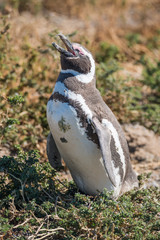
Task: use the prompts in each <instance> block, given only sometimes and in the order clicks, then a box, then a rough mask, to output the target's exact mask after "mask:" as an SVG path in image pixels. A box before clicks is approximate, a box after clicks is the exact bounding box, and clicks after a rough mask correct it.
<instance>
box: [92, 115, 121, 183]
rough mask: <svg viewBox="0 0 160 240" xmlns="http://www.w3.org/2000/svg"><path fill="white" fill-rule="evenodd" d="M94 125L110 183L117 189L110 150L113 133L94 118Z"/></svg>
mask: <svg viewBox="0 0 160 240" xmlns="http://www.w3.org/2000/svg"><path fill="white" fill-rule="evenodd" d="M92 125H93V127H94V129H95V131H96V133H97V135H98V140H99V144H100V149H101V153H102V158H103V164H104V167H105V170H106V172H107V174H108V177H109V179H110V181H111V182H112V184H113V185H114V186H115V187H116V185H117V184H116V181H115V178H116V176H115V173H114V170H113V167H112V155H111V149H110V143H111V133H110V131H109V129H108V128H107V127H105V126H104V125H102V123H101V122H100V121H99V120H98V119H97V118H96V117H93V118H92Z"/></svg>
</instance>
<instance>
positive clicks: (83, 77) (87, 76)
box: [60, 62, 95, 84]
mask: <svg viewBox="0 0 160 240" xmlns="http://www.w3.org/2000/svg"><path fill="white" fill-rule="evenodd" d="M60 74H64V75H65V76H66V74H70V75H72V76H74V77H75V78H76V79H77V81H79V82H81V83H84V84H88V83H90V82H92V81H93V80H95V63H94V62H93V63H92V64H91V69H90V71H89V72H88V73H80V72H77V71H75V70H73V69H61V72H60Z"/></svg>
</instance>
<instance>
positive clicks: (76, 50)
mask: <svg viewBox="0 0 160 240" xmlns="http://www.w3.org/2000/svg"><path fill="white" fill-rule="evenodd" d="M58 36H59V37H60V39H61V40H62V41H63V43H64V44H65V46H66V48H67V50H65V49H64V48H62V47H60V46H58V45H57V44H56V43H52V45H53V46H54V47H55V48H56V49H57V50H58V51H59V52H60V54H61V68H62V70H73V71H75V72H77V74H88V73H92V74H93V75H94V73H95V62H94V59H93V57H92V54H91V53H90V52H89V51H88V50H87V49H86V48H85V47H83V46H82V45H80V44H78V43H71V42H70V41H69V40H68V39H67V38H66V37H65V36H64V35H63V34H59V35H58Z"/></svg>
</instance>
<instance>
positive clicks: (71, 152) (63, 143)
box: [47, 100, 120, 195]
mask: <svg viewBox="0 0 160 240" xmlns="http://www.w3.org/2000/svg"><path fill="white" fill-rule="evenodd" d="M47 119H48V123H49V126H50V130H51V132H52V135H53V137H54V140H55V142H56V145H57V148H58V150H59V152H60V154H61V157H62V158H63V159H64V161H65V163H66V165H67V167H68V168H69V170H70V172H71V175H72V177H73V179H74V181H75V182H76V184H77V186H78V187H79V189H80V190H81V191H82V192H84V193H87V194H90V195H96V194H97V193H98V192H102V191H103V189H104V188H107V189H108V190H109V191H114V193H115V194H114V195H118V194H119V191H120V189H119V187H117V188H115V187H114V186H113V185H112V183H111V182H110V180H109V178H108V175H107V173H106V171H105V168H104V165H103V160H102V155H101V151H100V149H98V147H97V145H96V144H95V143H94V142H92V141H91V140H89V139H88V138H87V135H86V133H85V129H84V128H83V127H81V123H80V121H79V118H78V117H77V113H76V111H75V109H74V108H73V107H72V106H70V105H69V104H68V103H65V102H60V101H57V100H56V101H54V100H53V101H49V102H48V105H47Z"/></svg>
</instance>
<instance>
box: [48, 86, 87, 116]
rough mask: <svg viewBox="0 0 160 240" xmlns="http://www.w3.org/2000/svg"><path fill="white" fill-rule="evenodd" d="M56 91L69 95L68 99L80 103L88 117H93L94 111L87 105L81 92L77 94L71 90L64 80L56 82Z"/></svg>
mask: <svg viewBox="0 0 160 240" xmlns="http://www.w3.org/2000/svg"><path fill="white" fill-rule="evenodd" d="M54 92H58V93H60V94H62V95H63V96H65V97H67V98H68V99H71V100H74V101H77V102H78V103H79V104H80V106H81V108H82V110H83V111H84V112H85V114H86V115H87V117H88V118H90V119H91V118H92V112H91V110H90V109H89V107H88V106H87V104H86V102H85V100H84V98H83V97H82V96H81V95H80V94H76V93H74V92H72V91H71V90H69V89H68V88H66V86H65V85H64V84H63V83H62V82H57V83H56V85H55V88H54V91H53V93H54Z"/></svg>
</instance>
